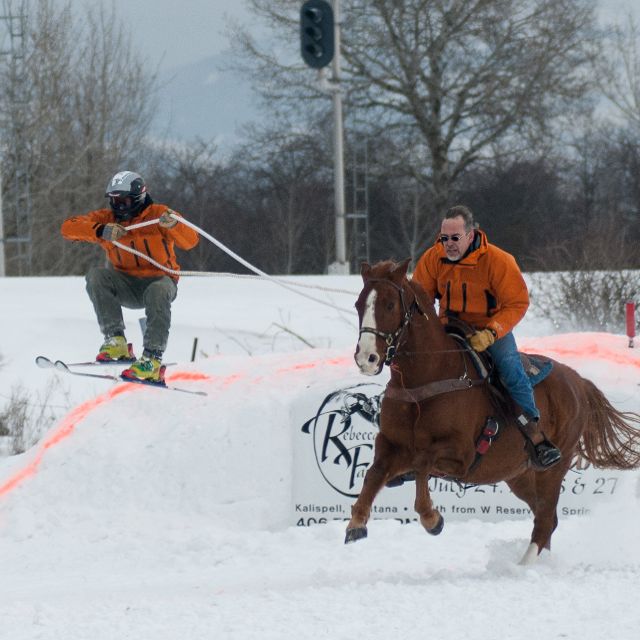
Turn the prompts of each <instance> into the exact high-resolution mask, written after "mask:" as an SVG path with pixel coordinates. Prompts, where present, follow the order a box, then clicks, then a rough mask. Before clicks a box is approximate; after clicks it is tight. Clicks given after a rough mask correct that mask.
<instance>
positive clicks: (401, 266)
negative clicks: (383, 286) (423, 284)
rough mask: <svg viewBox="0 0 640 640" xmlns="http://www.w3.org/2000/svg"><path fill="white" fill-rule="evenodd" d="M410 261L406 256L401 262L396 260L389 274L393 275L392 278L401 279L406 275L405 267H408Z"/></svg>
mask: <svg viewBox="0 0 640 640" xmlns="http://www.w3.org/2000/svg"><path fill="white" fill-rule="evenodd" d="M410 263H411V258H407V259H406V260H403V261H402V262H398V263H397V264H396V265H395V266H394V267H393V269H392V270H391V275H392V276H393V279H394V280H397V281H400V280H402V278H404V277H406V275H407V269H408V268H409V264H410Z"/></svg>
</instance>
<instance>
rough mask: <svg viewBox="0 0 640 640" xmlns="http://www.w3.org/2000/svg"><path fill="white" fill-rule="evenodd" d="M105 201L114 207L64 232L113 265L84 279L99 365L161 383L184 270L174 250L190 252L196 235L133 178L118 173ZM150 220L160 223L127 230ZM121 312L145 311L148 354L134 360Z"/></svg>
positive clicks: (72, 222)
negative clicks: (122, 366) (98, 334)
mask: <svg viewBox="0 0 640 640" xmlns="http://www.w3.org/2000/svg"><path fill="white" fill-rule="evenodd" d="M105 197H108V198H109V208H104V209H98V210H96V211H91V212H89V213H88V214H86V215H82V216H75V217H72V218H69V219H68V220H65V222H64V223H63V224H62V229H61V231H62V235H63V236H64V237H65V238H66V239H67V240H79V241H84V242H92V243H96V244H99V245H100V246H101V247H102V248H103V249H104V251H105V253H106V254H107V258H108V259H109V262H110V263H111V265H110V267H109V268H103V267H93V268H92V269H91V270H90V271H89V273H88V274H87V276H86V283H87V293H88V294H89V298H90V299H91V302H92V303H93V307H94V309H95V312H96V316H97V318H98V324H99V325H100V330H101V331H102V333H103V335H104V342H103V344H102V346H101V347H100V351H99V353H98V355H97V356H96V360H97V361H98V362H115V361H121V362H127V363H132V364H131V366H130V367H129V368H128V369H126V370H125V371H123V372H122V376H123V377H125V378H131V379H137V380H144V381H148V382H156V383H160V384H161V383H162V382H163V374H164V367H162V354H163V353H164V350H165V348H166V346H167V340H168V337H169V327H170V325H171V303H172V302H173V301H174V300H175V298H176V295H177V291H178V289H177V283H178V276H177V275H176V273H175V272H176V271H179V269H180V267H179V265H178V263H177V261H176V255H175V251H174V245H177V246H178V247H180V248H181V249H192V248H193V247H195V246H196V245H197V244H198V234H197V233H196V232H195V231H194V230H193V229H191V228H190V227H188V226H187V225H184V224H180V223H179V222H178V219H179V218H180V217H181V216H180V215H179V214H177V213H176V212H175V211H172V210H171V209H169V208H168V207H167V206H166V205H163V204H154V202H153V200H152V199H151V196H150V195H149V193H148V192H147V186H146V184H145V181H144V180H143V178H142V177H141V176H140V175H139V174H137V173H134V172H133V171H120V172H119V173H116V175H114V176H113V178H111V180H110V181H109V184H108V185H107V189H106V193H105ZM150 220H158V222H157V224H150V225H147V226H144V227H139V228H137V229H133V230H131V231H129V230H128V227H129V226H132V225H135V224H138V223H140V222H146V221H150ZM121 238H122V244H123V245H124V246H126V247H129V248H131V249H133V250H135V251H137V252H139V253H141V254H143V255H145V256H148V257H149V258H151V259H152V260H153V261H154V262H156V263H157V264H158V265H161V266H162V267H164V268H166V269H169V270H170V272H169V273H167V271H165V270H163V269H161V268H159V267H158V266H155V265H154V264H152V263H151V262H149V261H147V260H146V259H145V258H143V257H141V256H138V255H135V254H134V253H130V252H128V251H125V250H124V249H122V248H121V247H118V246H117V245H116V244H114V243H115V242H117V241H119V240H120V239H121ZM171 272H174V273H171ZM123 306H124V307H127V308H129V309H142V308H144V310H145V314H146V319H147V324H146V328H145V332H144V340H143V348H144V351H143V353H142V357H141V358H139V359H137V360H136V358H135V356H134V355H133V350H132V348H131V345H129V344H127V340H126V338H125V333H124V329H125V326H124V320H123V317H122V307H123Z"/></svg>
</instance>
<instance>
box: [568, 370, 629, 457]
mask: <svg viewBox="0 0 640 640" xmlns="http://www.w3.org/2000/svg"><path fill="white" fill-rule="evenodd" d="M585 384H586V385H587V389H586V391H587V400H588V403H589V418H588V423H587V425H586V427H585V430H584V431H583V433H582V436H581V438H580V441H579V442H578V451H577V453H578V455H580V456H581V457H583V458H585V459H586V460H588V461H589V462H590V463H591V464H592V465H593V466H594V467H601V468H607V469H636V468H638V467H640V428H638V427H640V415H638V414H637V413H632V412H629V411H618V410H617V409H615V408H614V407H613V406H612V405H611V403H610V402H609V401H608V400H607V398H606V397H605V395H604V394H603V393H602V391H600V389H598V387H596V385H595V384H593V382H591V381H590V380H585ZM634 425H638V427H636V426H634Z"/></svg>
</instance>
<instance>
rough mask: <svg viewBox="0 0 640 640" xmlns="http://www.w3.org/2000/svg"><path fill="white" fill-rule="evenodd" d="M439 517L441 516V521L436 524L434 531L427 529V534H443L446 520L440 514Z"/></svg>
mask: <svg viewBox="0 0 640 640" xmlns="http://www.w3.org/2000/svg"><path fill="white" fill-rule="evenodd" d="M438 515H439V516H440V519H439V520H438V522H437V523H436V526H435V527H433V529H427V533H430V534H431V535H432V536H438V535H440V534H441V533H442V530H443V529H444V518H443V517H442V514H441V513H439V514H438Z"/></svg>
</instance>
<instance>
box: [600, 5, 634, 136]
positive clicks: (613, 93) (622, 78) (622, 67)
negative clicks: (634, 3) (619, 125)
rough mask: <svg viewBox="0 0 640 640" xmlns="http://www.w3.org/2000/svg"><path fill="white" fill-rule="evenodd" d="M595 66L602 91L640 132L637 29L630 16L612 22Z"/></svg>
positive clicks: (621, 114)
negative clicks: (601, 53)
mask: <svg viewBox="0 0 640 640" xmlns="http://www.w3.org/2000/svg"><path fill="white" fill-rule="evenodd" d="M606 53H607V55H606V56H603V57H602V58H601V59H600V61H599V65H598V70H599V81H600V87H601V89H602V92H603V94H604V95H605V97H606V98H607V100H608V101H609V103H610V104H611V105H612V106H613V107H614V109H615V110H616V112H617V115H620V116H622V118H623V119H624V120H626V121H627V122H628V123H629V124H630V125H632V126H634V127H636V128H637V129H638V130H639V131H640V29H639V28H638V24H637V22H636V21H635V20H634V18H633V16H631V15H629V16H627V17H626V20H625V22H624V24H622V25H620V24H618V25H614V26H613V27H612V28H611V30H610V32H609V35H608V38H607V40H606Z"/></svg>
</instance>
